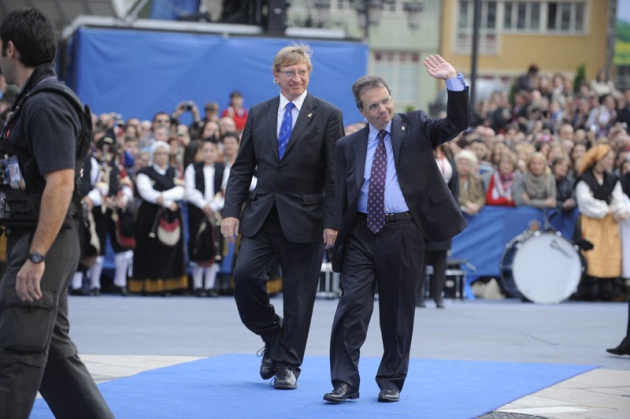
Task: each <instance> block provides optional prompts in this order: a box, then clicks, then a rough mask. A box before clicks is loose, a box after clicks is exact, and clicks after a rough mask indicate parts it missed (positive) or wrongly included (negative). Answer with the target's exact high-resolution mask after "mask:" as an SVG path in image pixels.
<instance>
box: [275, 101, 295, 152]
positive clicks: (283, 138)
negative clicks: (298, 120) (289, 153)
mask: <svg viewBox="0 0 630 419" xmlns="http://www.w3.org/2000/svg"><path fill="white" fill-rule="evenodd" d="M294 107H295V105H294V104H293V102H289V103H287V105H286V106H285V107H284V116H283V117H282V124H281V125H280V133H279V134H278V158H280V159H282V156H284V152H285V150H286V149H287V144H289V138H290V137H291V130H292V129H293V114H292V113H291V111H293V108H294Z"/></svg>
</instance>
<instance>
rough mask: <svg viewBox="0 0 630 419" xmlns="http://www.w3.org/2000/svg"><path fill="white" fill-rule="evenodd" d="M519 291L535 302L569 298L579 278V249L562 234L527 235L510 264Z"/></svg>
mask: <svg viewBox="0 0 630 419" xmlns="http://www.w3.org/2000/svg"><path fill="white" fill-rule="evenodd" d="M512 272H513V276H514V281H515V282H516V286H517V287H518V289H519V291H521V293H522V294H523V295H524V296H525V297H527V298H529V299H530V300H532V301H533V302H535V303H543V304H555V303H559V302H561V301H563V300H566V299H567V298H569V296H570V295H571V294H572V293H573V292H574V291H575V289H576V288H577V286H578V283H579V282H580V275H581V263H580V256H579V254H578V252H577V251H576V250H575V249H574V248H573V245H572V244H571V243H569V242H568V241H567V240H565V239H564V238H562V237H560V236H557V235H555V234H552V233H544V234H540V235H536V236H532V237H530V238H528V239H527V240H526V241H525V242H523V244H522V245H521V246H520V247H519V248H518V250H517V251H516V255H514V263H513V265H512Z"/></svg>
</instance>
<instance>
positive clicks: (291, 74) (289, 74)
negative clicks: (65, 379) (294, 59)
mask: <svg viewBox="0 0 630 419" xmlns="http://www.w3.org/2000/svg"><path fill="white" fill-rule="evenodd" d="M279 73H282V74H284V76H285V77H286V78H289V79H292V78H293V77H295V75H296V74H297V75H298V76H300V77H304V76H307V75H308V70H293V71H280V72H279Z"/></svg>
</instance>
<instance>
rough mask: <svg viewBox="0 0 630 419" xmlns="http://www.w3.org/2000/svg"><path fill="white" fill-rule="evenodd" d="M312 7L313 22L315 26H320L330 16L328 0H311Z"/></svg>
mask: <svg viewBox="0 0 630 419" xmlns="http://www.w3.org/2000/svg"><path fill="white" fill-rule="evenodd" d="M312 5H313V6H312V7H313V8H314V9H315V22H316V25H317V26H320V27H321V26H322V25H323V24H324V23H325V22H328V17H329V16H330V0H313V3H312Z"/></svg>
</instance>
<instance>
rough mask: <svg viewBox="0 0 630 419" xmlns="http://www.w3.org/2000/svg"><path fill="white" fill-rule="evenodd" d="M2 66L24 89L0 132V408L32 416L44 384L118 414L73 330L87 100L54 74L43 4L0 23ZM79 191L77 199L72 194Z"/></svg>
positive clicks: (76, 409) (52, 397)
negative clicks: (70, 294) (2, 254)
mask: <svg viewBox="0 0 630 419" xmlns="http://www.w3.org/2000/svg"><path fill="white" fill-rule="evenodd" d="M0 38H1V41H2V45H1V47H2V51H1V56H0V68H1V69H2V73H3V74H4V76H5V77H6V79H7V83H10V84H16V85H17V86H18V87H19V88H20V92H19V94H18V96H17V98H16V100H15V102H14V103H13V105H12V109H11V111H12V114H11V116H10V117H9V119H8V121H7V123H6V125H5V127H4V130H3V133H2V134H3V135H2V139H0V155H1V156H2V161H1V162H0V163H2V164H0V167H2V168H3V170H2V171H0V225H2V226H3V227H4V229H5V230H6V234H7V236H8V251H7V256H8V260H7V271H6V273H5V274H4V276H3V277H2V279H1V280H0V418H1V419H5V418H11V419H21V418H28V416H29V414H30V412H31V409H32V407H33V403H34V400H35V397H36V395H37V391H38V390H39V391H40V393H41V394H42V396H43V397H44V399H45V400H46V402H47V403H48V405H49V406H50V408H51V410H52V412H53V414H54V415H55V417H58V418H81V417H83V418H113V414H112V412H111V411H110V409H109V408H108V406H107V404H106V403H105V401H104V399H103V397H102V395H101V393H100V392H99V390H98V388H97V387H96V384H95V383H94V380H93V379H92V377H91V376H90V374H89V372H88V371H87V369H86V368H85V365H83V363H82V362H81V360H80V359H79V357H78V355H77V348H76V347H75V345H74V343H73V342H72V340H71V339H70V337H69V336H68V330H69V323H68V298H67V287H68V283H69V281H70V279H71V277H72V275H73V273H74V271H75V269H76V267H77V263H78V261H79V257H80V244H79V223H80V210H79V206H78V203H77V200H76V195H75V194H74V190H75V184H76V183H77V181H78V178H79V176H80V170H77V167H81V166H82V164H83V163H82V159H83V158H85V153H86V152H87V148H88V147H87V145H86V143H87V144H89V137H90V135H91V122H90V121H89V119H88V116H89V109H87V108H85V109H83V108H82V106H81V105H80V102H79V101H78V99H77V98H76V95H74V94H73V93H72V92H71V91H70V89H68V88H66V87H65V86H64V85H63V84H62V83H60V82H58V81H57V77H56V74H55V70H54V63H53V60H54V58H55V53H56V47H57V35H56V29H55V26H54V25H53V23H52V22H51V21H50V19H49V18H48V17H46V16H45V15H43V14H42V13H41V12H40V11H39V10H37V9H21V10H15V11H13V12H11V13H9V14H7V15H6V16H5V18H4V19H3V21H2V23H1V24H0ZM73 198H74V199H73Z"/></svg>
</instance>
